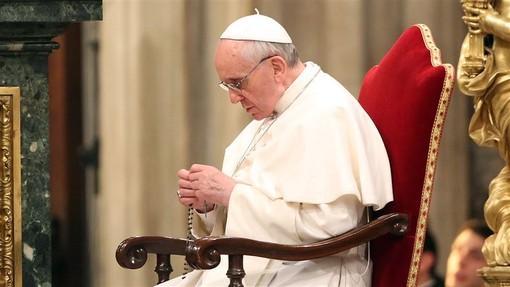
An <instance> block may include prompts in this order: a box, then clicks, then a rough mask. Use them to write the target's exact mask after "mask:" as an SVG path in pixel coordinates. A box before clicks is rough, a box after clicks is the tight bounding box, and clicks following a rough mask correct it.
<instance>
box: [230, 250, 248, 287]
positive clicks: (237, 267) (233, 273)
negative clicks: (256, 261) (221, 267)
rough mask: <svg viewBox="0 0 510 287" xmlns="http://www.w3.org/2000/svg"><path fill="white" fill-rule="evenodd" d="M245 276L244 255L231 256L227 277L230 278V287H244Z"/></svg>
mask: <svg viewBox="0 0 510 287" xmlns="http://www.w3.org/2000/svg"><path fill="white" fill-rule="evenodd" d="M245 275H246V273H245V272H244V268H243V255H229V256H228V271H227V277H228V278H230V284H229V285H228V287H243V278H244V276H245Z"/></svg>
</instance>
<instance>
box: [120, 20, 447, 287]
mask: <svg viewBox="0 0 510 287" xmlns="http://www.w3.org/2000/svg"><path fill="white" fill-rule="evenodd" d="M453 86H454V69H453V67H452V65H450V64H443V63H442V61H441V54H440V51H439V49H438V48H437V47H436V46H435V44H434V41H433V38H432V35H431V33H430V30H429V29H428V28H427V27H426V26H425V25H415V26H412V27H410V28H409V29H408V30H407V31H405V32H404V33H403V34H402V35H401V37H400V38H399V39H398V40H397V42H396V43H395V44H394V46H393V47H392V48H391V49H390V50H389V51H388V53H387V54H386V55H385V57H384V58H383V59H382V61H381V62H380V64H379V65H377V66H375V67H373V68H372V69H371V70H370V71H369V72H368V73H367V75H366V77H365V80H364V81H363V84H362V88H361V92H360V96H359V101H360V103H361V104H362V106H363V107H364V108H365V109H366V111H367V112H368V114H369V115H370V116H371V117H372V119H373V121H374V122H375V124H376V126H377V128H378V130H379V131H380V133H381V136H382V138H383V141H384V143H385V145H386V148H387V151H388V154H389V158H390V164H391V168H392V181H393V188H394V197H395V200H394V202H392V203H390V204H389V205H387V206H386V207H385V208H384V209H382V210H381V211H379V212H377V213H375V214H374V218H373V220H372V221H371V222H369V223H367V224H366V225H363V226H359V227H357V228H355V229H354V230H351V231H349V232H347V233H345V234H342V235H339V236H336V237H333V238H330V239H328V240H324V241H321V242H317V243H313V244H306V245H299V246H298V245H290V246H289V245H280V244H274V243H267V242H259V241H255V240H250V239H245V238H228V237H205V238H200V239H196V240H193V241H189V242H188V241H187V240H186V239H176V238H170V237H147V236H145V237H131V238H128V239H126V240H124V241H123V242H122V243H121V244H120V245H119V247H118V249H117V253H116V257H117V261H118V263H119V264H120V265H121V266H123V267H125V268H131V269H136V268H140V267H142V266H143V265H144V264H145V262H146V260H147V253H154V254H157V266H156V270H155V271H156V272H157V273H158V275H159V278H158V283H160V282H163V281H166V280H168V277H169V274H170V272H171V271H172V268H171V266H170V255H184V256H186V260H187V262H188V264H189V265H190V266H192V267H194V268H200V269H211V268H214V267H216V266H217V265H218V264H219V258H220V255H221V254H226V255H228V256H229V271H228V272H227V276H228V277H229V278H230V279H231V283H230V285H229V286H242V278H243V277H244V270H243V266H242V260H243V256H244V255H252V256H261V257H267V258H274V259H281V260H309V259H314V258H319V257H323V256H329V255H332V254H335V253H337V252H340V251H344V250H347V249H350V248H352V247H353V246H356V245H359V244H363V243H366V242H368V241H370V248H371V256H372V260H373V262H374V268H373V280H372V281H373V284H372V286H374V287H388V286H392V287H401V286H402V287H403V286H408V287H410V286H415V285H416V277H417V274H418V267H419V263H420V257H421V253H422V250H423V242H424V238H425V231H426V226H427V221H428V212H429V206H430V199H431V195H432V185H433V182H434V175H435V169H436V165H437V156H438V151H439V143H440V140H441V135H442V131H443V126H444V121H445V118H446V112H447V109H448V105H449V102H450V96H451V93H452V89H453Z"/></svg>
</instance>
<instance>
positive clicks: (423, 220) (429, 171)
mask: <svg viewBox="0 0 510 287" xmlns="http://www.w3.org/2000/svg"><path fill="white" fill-rule="evenodd" d="M416 26H418V27H419V28H420V30H421V32H422V36H423V41H424V42H425V44H426V46H427V49H429V51H430V55H431V57H430V61H431V63H432V66H434V67H437V66H442V67H444V69H445V80H444V83H443V89H442V92H441V98H440V103H439V106H438V108H437V111H436V117H435V119H434V126H433V128H432V135H431V137H430V144H429V152H428V157H427V168H426V170H425V183H424V185H423V190H422V197H421V202H420V213H419V217H418V220H417V226H416V239H415V241H414V247H413V255H412V259H411V269H410V271H409V277H408V279H407V286H408V287H411V286H416V279H417V277H418V271H419V267H420V259H421V253H422V250H423V244H424V241H425V232H426V230H427V225H428V214H429V209H430V203H431V196H432V188H433V184H434V181H433V179H434V175H435V173H436V167H437V158H438V153H439V143H440V139H441V135H442V132H443V127H444V122H445V120H446V111H447V108H448V103H449V101H450V95H451V93H452V91H453V86H454V84H455V69H454V68H453V66H452V65H451V64H443V62H442V60H441V51H440V50H439V48H438V47H437V46H436V45H435V42H434V39H433V37H432V33H431V32H430V29H429V28H428V27H427V26H425V25H423V24H417V25H416Z"/></svg>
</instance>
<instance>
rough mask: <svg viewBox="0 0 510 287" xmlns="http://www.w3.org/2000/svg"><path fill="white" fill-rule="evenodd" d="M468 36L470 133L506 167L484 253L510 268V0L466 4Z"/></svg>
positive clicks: (462, 66)
mask: <svg viewBox="0 0 510 287" xmlns="http://www.w3.org/2000/svg"><path fill="white" fill-rule="evenodd" d="M461 2H462V8H463V9H464V13H465V16H463V17H462V19H463V20H464V23H466V25H467V26H468V34H467V35H466V39H465V40H464V43H463V44H462V48H461V55H460V59H459V66H458V68H457V83H458V86H459V89H460V90H461V91H462V92H463V93H464V94H466V95H470V96H473V97H474V109H475V110H474V114H473V116H472V118H471V122H470V124H469V135H470V136H471V138H472V139H473V141H474V142H476V143H477V144H478V145H480V146H489V147H496V148H498V150H499V152H500V155H501V157H502V158H503V159H504V161H505V163H506V164H505V167H503V169H502V170H501V172H500V173H499V174H498V176H496V178H494V179H493V180H492V182H491V184H490V185H489V198H488V199H487V202H486V203H485V209H484V214H485V220H486V221H487V224H488V225H489V226H490V227H491V229H492V230H493V231H494V235H492V236H491V237H489V238H488V239H487V240H486V242H485V245H484V248H483V252H484V255H485V258H486V260H487V264H488V265H489V266H508V265H510V0H493V1H488V0H485V1H484V0H481V1H476V0H464V1H461Z"/></svg>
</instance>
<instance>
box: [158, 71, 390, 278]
mask: <svg viewBox="0 0 510 287" xmlns="http://www.w3.org/2000/svg"><path fill="white" fill-rule="evenodd" d="M276 113H277V115H278V116H277V118H276V119H275V120H274V122H272V123H271V122H266V123H265V124H266V126H269V128H268V129H267V131H266V132H265V133H264V131H262V132H259V135H261V134H263V136H262V137H261V138H260V140H258V141H257V140H255V142H256V145H255V148H254V149H253V150H252V151H251V152H248V153H247V151H249V150H250V149H249V148H248V146H249V145H250V142H252V139H253V138H254V135H255V134H256V133H257V130H258V129H259V127H260V125H261V124H264V121H252V122H251V123H250V124H249V125H248V126H247V127H246V128H245V129H244V130H243V131H242V132H241V134H239V136H238V137H237V138H236V139H235V140H234V141H233V142H232V144H231V145H230V146H229V147H228V148H227V149H226V152H225V158H224V165H223V172H225V173H226V174H228V175H232V176H233V177H234V178H235V180H236V181H237V182H238V184H237V185H236V186H235V188H234V190H233V192H232V196H231V198H230V202H229V207H228V209H225V208H223V207H218V208H216V209H215V210H214V211H212V212H210V213H209V214H208V217H207V218H204V216H203V215H198V216H195V219H196V220H195V222H194V233H195V235H196V236H206V235H225V236H238V237H247V238H251V239H256V240H264V241H270V242H276V243H285V244H301V243H308V242H312V241H316V240H320V239H325V238H328V237H331V236H333V235H337V234H340V233H343V232H345V231H348V230H350V229H352V228H354V227H356V226H357V225H359V224H360V223H362V222H363V221H364V220H366V217H365V212H364V211H365V207H366V206H373V207H374V208H375V209H376V210H377V209H380V208H382V207H384V205H385V204H386V203H388V202H389V201H391V200H393V195H392V188H391V173H390V166H389V162H388V157H387V154H386V150H385V148H384V145H383V143H382V140H381V138H380V136H379V133H378V131H377V130H376V128H375V126H374V124H373V123H372V121H371V119H370V118H369V116H368V115H367V114H366V112H365V111H364V110H363V109H362V108H361V106H360V105H359V103H358V101H357V100H356V99H355V98H354V97H353V96H352V95H351V94H350V93H349V92H348V91H347V90H346V89H345V88H344V87H343V86H342V85H341V84H339V83H338V82H337V81H336V80H335V79H333V78H332V77H330V76H329V75H328V74H326V73H324V72H322V71H321V70H320V67H319V66H317V65H316V64H314V63H312V62H307V63H306V68H305V70H304V71H303V72H302V74H301V75H300V76H299V77H298V78H297V79H296V80H295V81H294V83H292V85H291V86H290V87H289V88H288V89H287V91H286V92H285V94H284V95H283V97H282V98H281V99H280V101H279V102H278V104H277V106H276ZM245 153H247V155H245ZM243 157H244V160H242V161H241V159H242V158H243ZM240 162H241V164H240V165H239V163H240ZM238 165H239V166H238ZM236 167H237V170H236ZM365 253H366V247H365V246H360V247H356V248H353V249H351V250H349V251H346V252H343V253H341V254H337V255H335V256H331V257H328V258H324V259H319V260H312V261H305V262H281V261H276V260H268V259H263V258H252V257H245V264H244V267H245V271H246V274H247V276H246V278H245V281H244V284H245V286H370V274H371V267H367V261H366V259H365V258H366V254H365ZM227 263H228V260H227V258H226V257H224V258H222V261H221V264H220V266H218V267H217V268H215V269H212V270H208V271H193V272H191V273H190V274H188V275H187V276H186V279H185V280H181V279H180V278H176V279H174V280H171V281H169V282H167V283H166V284H167V285H164V286H174V285H177V286H228V278H227V277H226V275H225V273H226V270H227Z"/></svg>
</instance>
